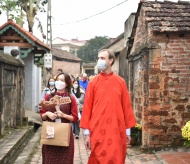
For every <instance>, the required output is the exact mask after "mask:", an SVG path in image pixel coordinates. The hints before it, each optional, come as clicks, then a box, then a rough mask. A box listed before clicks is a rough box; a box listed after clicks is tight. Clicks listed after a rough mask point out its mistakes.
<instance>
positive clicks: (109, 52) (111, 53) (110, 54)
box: [98, 49, 115, 65]
mask: <svg viewBox="0 0 190 164" xmlns="http://www.w3.org/2000/svg"><path fill="white" fill-rule="evenodd" d="M104 51H107V53H108V58H109V59H113V62H112V63H111V65H113V64H114V62H115V53H114V51H113V50H111V49H102V50H100V51H99V52H98V53H101V52H104Z"/></svg>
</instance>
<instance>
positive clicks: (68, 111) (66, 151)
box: [41, 73, 78, 164]
mask: <svg viewBox="0 0 190 164" xmlns="http://www.w3.org/2000/svg"><path fill="white" fill-rule="evenodd" d="M71 87H72V83H71V78H70V76H69V75H68V74H66V73H60V74H59V75H58V76H57V78H56V81H55V88H56V92H55V95H58V96H61V97H70V99H71V103H69V104H60V105H59V108H60V111H58V112H56V109H55V107H53V108H50V109H48V110H47V109H44V108H42V110H41V118H42V120H43V121H49V122H55V121H57V120H59V121H61V122H62V123H70V122H74V123H75V122H77V120H78V109H77V103H76V100H75V98H74V96H73V95H71ZM52 97H53V95H50V98H52ZM50 98H49V96H48V95H46V96H45V98H44V99H45V101H49V99H50ZM73 159H74V138H73V133H72V130H71V132H70V144H69V146H68V147H64V146H52V145H42V163H43V164H52V163H53V164H73Z"/></svg>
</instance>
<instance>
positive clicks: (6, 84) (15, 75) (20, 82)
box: [0, 54, 25, 135]
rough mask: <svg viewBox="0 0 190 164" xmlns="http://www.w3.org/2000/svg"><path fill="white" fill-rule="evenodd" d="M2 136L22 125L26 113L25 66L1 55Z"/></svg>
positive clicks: (0, 111) (0, 99) (7, 56)
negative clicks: (10, 128)
mask: <svg viewBox="0 0 190 164" xmlns="http://www.w3.org/2000/svg"><path fill="white" fill-rule="evenodd" d="M0 95H1V96H0V135H2V134H3V133H4V130H5V128H7V127H16V126H18V125H21V124H22V119H23V117H24V115H25V113H24V64H23V63H22V62H21V61H20V60H17V59H15V58H14V57H12V56H10V55H5V54H0Z"/></svg>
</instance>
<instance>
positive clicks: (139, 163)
mask: <svg viewBox="0 0 190 164" xmlns="http://www.w3.org/2000/svg"><path fill="white" fill-rule="evenodd" d="M39 134H40V133H39ZM39 134H38V135H39ZM39 136H40V135H39ZM74 142H75V154H74V164H87V161H88V157H89V155H90V152H89V151H87V150H86V149H85V146H84V137H83V134H82V132H81V133H80V137H79V139H75V141H74ZM27 163H28V164H41V163H42V156H41V145H40V144H38V145H37V147H36V149H34V152H33V155H32V156H31V158H30V160H28V161H27ZM125 163H126V164H190V150H188V149H183V148H181V149H177V150H175V151H174V150H167V151H166V150H165V151H158V152H153V153H145V152H144V153H143V152H142V151H140V147H139V146H134V147H131V148H128V150H127V156H126V160H125Z"/></svg>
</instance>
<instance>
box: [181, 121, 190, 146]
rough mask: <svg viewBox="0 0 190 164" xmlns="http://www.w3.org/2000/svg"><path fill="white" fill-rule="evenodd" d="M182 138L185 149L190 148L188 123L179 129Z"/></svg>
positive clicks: (189, 127)
mask: <svg viewBox="0 0 190 164" xmlns="http://www.w3.org/2000/svg"><path fill="white" fill-rule="evenodd" d="M181 134H182V137H183V138H184V139H185V141H184V143H183V145H184V146H185V147H186V148H189V147H190V121H188V122H186V124H185V126H184V127H183V128H182V129H181Z"/></svg>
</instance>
